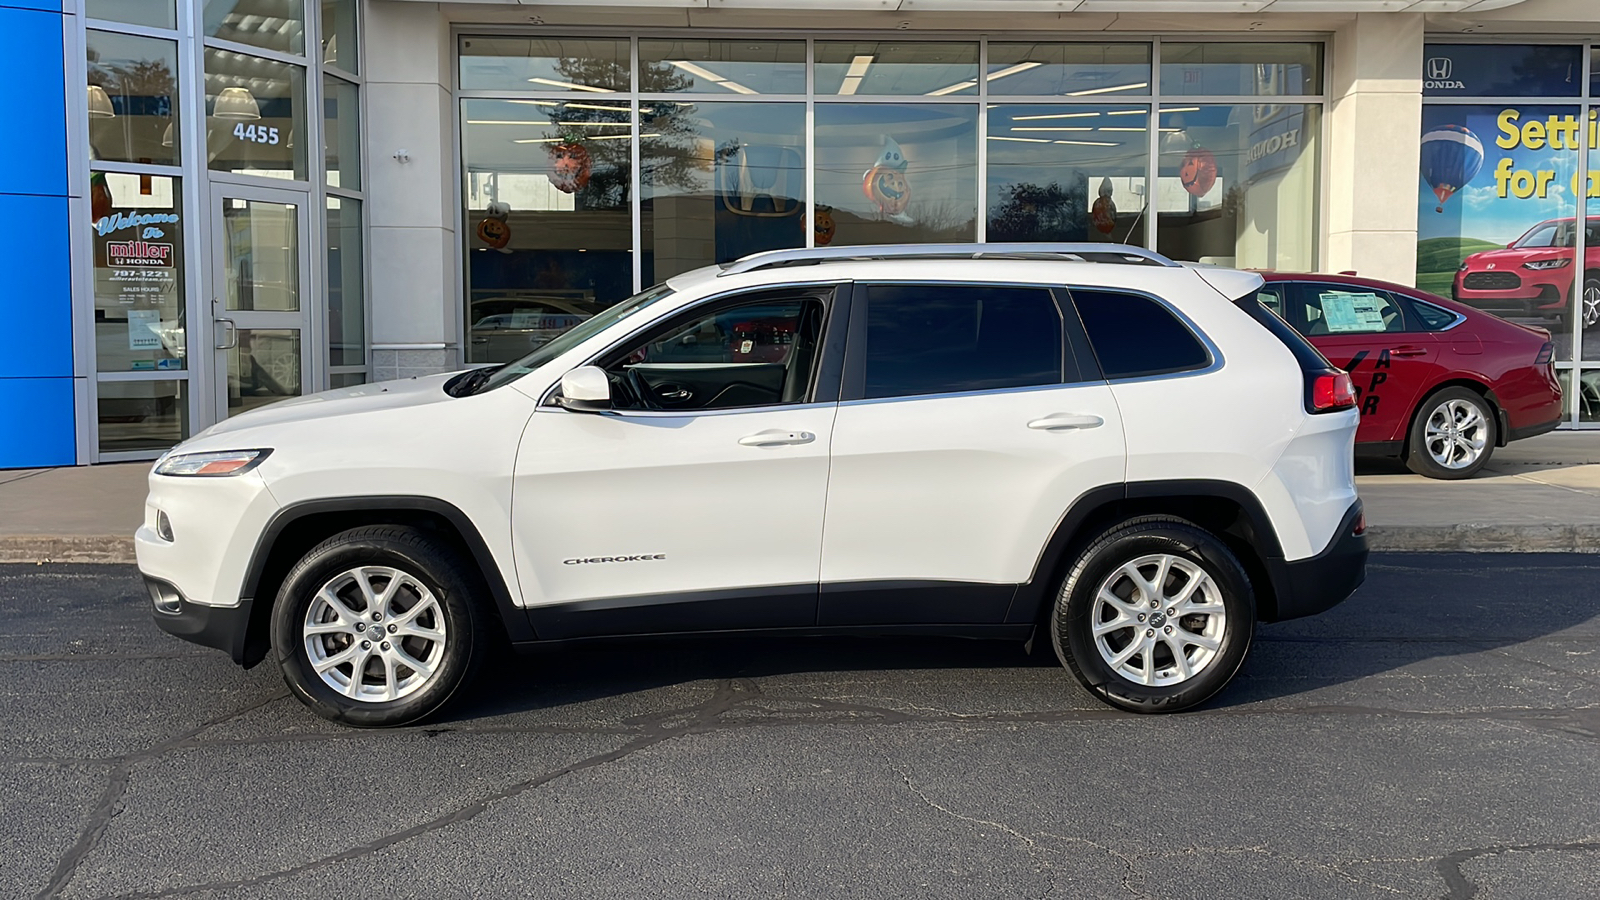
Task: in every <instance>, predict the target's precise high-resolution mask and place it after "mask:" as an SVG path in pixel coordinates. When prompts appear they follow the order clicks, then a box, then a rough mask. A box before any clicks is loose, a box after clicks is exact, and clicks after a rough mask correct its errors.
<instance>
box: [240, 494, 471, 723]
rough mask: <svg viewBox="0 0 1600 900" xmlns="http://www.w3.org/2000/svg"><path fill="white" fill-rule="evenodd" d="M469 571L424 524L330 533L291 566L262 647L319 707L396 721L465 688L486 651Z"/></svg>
mask: <svg viewBox="0 0 1600 900" xmlns="http://www.w3.org/2000/svg"><path fill="white" fill-rule="evenodd" d="M472 583H473V581H472V579H471V578H470V569H468V568H467V567H466V565H465V564H464V563H463V561H462V559H461V557H460V555H459V554H457V553H456V552H454V551H453V550H452V549H451V548H449V547H448V546H447V545H444V544H442V543H441V542H438V541H436V540H434V539H433V538H431V537H430V536H429V535H427V534H426V533H424V532H422V531H420V530H418V529H414V528H409V527H402V526H391V525H377V526H368V527H363V528H355V529H351V530H349V531H345V532H342V533H340V534H337V535H334V536H333V537H331V538H329V539H328V540H326V541H323V542H322V543H321V544H318V545H317V546H316V547H314V548H313V549H312V550H311V552H309V553H307V554H306V555H305V557H304V558H303V559H301V561H300V562H299V564H297V565H296V566H295V567H294V569H293V570H292V571H290V573H289V575H288V577H287V578H285V579H284V582H283V587H282V588H281V589H280V590H279V592H278V598H277V603H276V604H275V605H274V607H273V611H272V645H273V647H274V648H275V650H276V652H277V656H278V662H279V665H280V666H281V667H282V669H283V674H284V680H285V681H287V682H288V684H289V688H290V690H291V691H292V692H293V693H294V694H295V696H296V697H298V698H299V699H300V700H301V701H302V702H304V703H305V704H306V705H307V706H309V707H310V708H311V709H312V710H313V711H314V712H316V713H317V714H318V715H320V716H322V717H324V718H327V719H332V720H334V721H337V722H343V723H345V724H347V725H356V726H361V727H384V726H395V725H406V724H410V723H412V722H416V721H419V720H421V719H423V718H425V717H427V716H429V715H431V714H433V713H434V712H436V711H437V710H438V709H439V708H440V707H442V706H443V705H444V704H445V703H447V702H449V701H450V700H451V699H452V698H453V697H454V696H455V695H456V694H457V693H458V691H459V690H460V689H461V688H462V687H463V686H465V685H466V684H467V683H468V682H469V681H470V679H471V676H472V674H473V673H474V672H475V671H476V669H477V667H478V665H479V662H480V659H481V657H482V656H483V655H484V645H485V638H484V628H483V618H484V617H483V615H482V614H481V612H480V611H479V606H478V604H477V602H476V601H475V600H474V599H473V597H472V593H471V590H470V585H471V584H472Z"/></svg>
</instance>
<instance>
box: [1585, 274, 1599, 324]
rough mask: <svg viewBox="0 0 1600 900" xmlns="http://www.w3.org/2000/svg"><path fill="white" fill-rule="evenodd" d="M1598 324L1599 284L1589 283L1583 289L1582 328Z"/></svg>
mask: <svg viewBox="0 0 1600 900" xmlns="http://www.w3.org/2000/svg"><path fill="white" fill-rule="evenodd" d="M1596 322H1600V284H1595V283H1594V282H1590V283H1589V284H1586V285H1584V287H1583V327H1585V328H1589V327H1592V326H1593V325H1594V324H1595V323H1596Z"/></svg>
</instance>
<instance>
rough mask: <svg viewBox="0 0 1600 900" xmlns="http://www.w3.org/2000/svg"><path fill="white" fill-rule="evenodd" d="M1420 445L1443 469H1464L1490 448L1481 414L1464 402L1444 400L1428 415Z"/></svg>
mask: <svg viewBox="0 0 1600 900" xmlns="http://www.w3.org/2000/svg"><path fill="white" fill-rule="evenodd" d="M1423 444H1424V446H1425V447H1426V448H1427V450H1428V455H1429V456H1431V457H1433V461H1434V462H1436V463H1438V464H1439V465H1441V466H1444V467H1445V468H1446V469H1465V468H1467V467H1468V466H1470V465H1472V464H1473V463H1475V462H1477V461H1478V458H1479V457H1481V456H1483V451H1484V449H1485V448H1486V447H1488V445H1489V426H1488V422H1487V421H1485V419H1484V417H1483V410H1482V409H1480V408H1478V406H1477V405H1476V404H1474V403H1471V402H1469V401H1466V400H1446V401H1445V402H1443V403H1441V404H1439V405H1438V406H1436V407H1434V409H1433V412H1431V413H1429V414H1428V422H1427V425H1426V426H1425V428H1424V430H1423Z"/></svg>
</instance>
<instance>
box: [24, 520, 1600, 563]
mask: <svg viewBox="0 0 1600 900" xmlns="http://www.w3.org/2000/svg"><path fill="white" fill-rule="evenodd" d="M1367 541H1368V543H1369V545H1370V546H1371V547H1372V549H1373V550H1376V551H1387V552H1394V551H1402V552H1404V551H1410V552H1435V553H1439V552H1447V553H1461V552H1466V553H1600V525H1494V524H1490V523H1487V522H1466V523H1463V524H1460V525H1373V526H1371V527H1369V528H1368V529H1367ZM46 562H60V563H108V564H114V563H120V564H132V563H133V562H134V556H133V539H132V538H130V537H126V536H123V535H112V534H107V535H34V534H19V535H7V536H0V563H46Z"/></svg>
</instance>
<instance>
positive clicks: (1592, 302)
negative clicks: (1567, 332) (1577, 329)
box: [1561, 275, 1600, 331]
mask: <svg viewBox="0 0 1600 900" xmlns="http://www.w3.org/2000/svg"><path fill="white" fill-rule="evenodd" d="M1574 314H1576V315H1578V316H1580V317H1581V318H1582V320H1583V330H1585V331H1588V330H1589V329H1591V328H1595V327H1597V326H1600V277H1597V276H1594V275H1590V276H1588V277H1587V278H1585V279H1584V280H1583V290H1582V291H1580V292H1579V295H1578V305H1577V310H1576V313H1570V312H1569V313H1567V314H1566V315H1564V316H1562V317H1561V324H1562V325H1564V326H1566V327H1567V328H1568V329H1571V328H1572V320H1571V317H1572V316H1573V315H1574Z"/></svg>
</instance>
